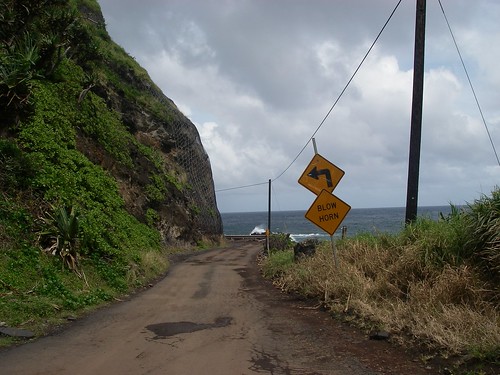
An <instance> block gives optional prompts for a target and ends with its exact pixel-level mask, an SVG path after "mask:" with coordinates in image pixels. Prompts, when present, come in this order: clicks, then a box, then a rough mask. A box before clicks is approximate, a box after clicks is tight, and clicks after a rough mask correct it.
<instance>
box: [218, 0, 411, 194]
mask: <svg viewBox="0 0 500 375" xmlns="http://www.w3.org/2000/svg"><path fill="white" fill-rule="evenodd" d="M401 1H402V0H399V1H398V3H397V4H396V6H395V7H394V9H393V10H392V12H391V14H390V15H389V18H388V19H387V21H385V23H384V26H382V29H381V30H380V31H379V33H378V34H377V36H376V38H375V40H374V41H373V43H372V44H371V46H370V48H369V49H368V51H367V52H366V53H365V55H364V56H363V58H362V59H361V62H360V63H359V64H358V66H357V68H356V69H355V70H354V73H353V74H352V75H351V77H350V78H349V80H348V81H347V83H346V84H345V86H344V88H343V89H342V91H341V92H340V94H339V95H338V97H337V99H335V101H334V103H333V104H332V106H331V107H330V109H329V110H328V112H327V113H326V115H325V117H324V118H323V120H321V122H320V123H319V125H318V127H317V128H316V130H315V131H314V132H313V133H312V135H311V137H310V138H309V139H308V140H307V142H306V144H305V145H304V147H302V149H301V150H300V151H299V153H298V154H297V156H295V158H294V159H293V160H292V162H291V163H290V164H289V165H288V166H287V167H286V168H285V169H284V170H283V172H281V173H280V174H279V175H278V176H277V177H275V178H274V179H272V180H271V182H274V181H276V180H277V179H279V178H280V177H281V176H283V175H284V174H285V173H286V171H288V170H289V169H290V167H291V166H292V165H293V164H294V163H295V162H296V161H297V159H298V158H299V156H300V155H302V153H303V152H304V150H305V149H306V147H307V145H308V144H309V143H310V142H311V140H312V139H313V138H314V136H315V135H316V133H317V132H318V131H319V129H321V127H322V126H323V124H324V123H325V121H326V119H327V118H328V116H330V113H331V112H332V111H333V109H334V108H335V106H336V105H337V103H338V102H339V100H340V98H341V97H342V96H343V95H344V93H345V91H346V90H347V88H348V87H349V85H350V84H351V82H352V80H353V79H354V77H355V76H356V74H357V73H358V71H359V69H360V68H361V66H362V65H363V63H364V62H365V60H366V58H367V57H368V55H369V54H370V52H371V50H372V49H373V47H374V46H375V44H376V43H377V41H378V39H379V38H380V36H381V35H382V32H383V31H384V30H385V28H386V26H387V25H388V23H389V22H390V20H391V19H392V16H393V15H394V13H396V10H397V9H398V7H399V5H400V4H401ZM266 184H268V182H259V183H256V184H251V185H244V186H235V187H230V188H226V189H219V190H215V192H216V193H218V192H222V191H228V190H236V189H244V188H248V187H253V186H259V185H266Z"/></svg>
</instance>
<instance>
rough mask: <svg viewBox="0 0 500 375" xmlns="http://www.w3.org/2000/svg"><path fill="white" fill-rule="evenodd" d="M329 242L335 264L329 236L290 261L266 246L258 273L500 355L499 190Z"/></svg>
mask: <svg viewBox="0 0 500 375" xmlns="http://www.w3.org/2000/svg"><path fill="white" fill-rule="evenodd" d="M337 250H338V267H336V266H335V263H334V259H333V255H332V249H331V245H330V244H329V243H324V244H323V245H322V246H321V247H320V248H319V249H318V251H317V252H316V254H315V256H313V257H311V258H307V259H303V260H301V261H299V262H297V263H295V262H294V255H293V251H292V250H284V251H274V252H272V253H271V255H270V256H269V257H268V258H266V259H264V261H263V273H264V275H266V276H267V277H270V278H273V279H274V280H275V282H276V284H277V285H279V286H280V287H281V288H282V289H283V290H284V291H289V292H292V291H293V292H298V293H300V294H302V295H304V296H307V297H311V298H315V299H318V300H320V301H321V302H322V303H323V304H324V305H325V306H326V307H328V309H329V310H330V311H331V312H332V314H334V315H335V316H337V317H340V318H342V319H347V320H349V321H353V322H355V323H356V324H359V325H360V326H362V327H364V328H365V329H367V330H368V331H370V330H386V331H389V332H391V333H392V336H393V339H394V340H395V341H399V342H400V343H404V344H409V343H412V344H417V345H423V346H425V347H426V348H428V349H430V350H431V351H434V352H439V353H441V354H444V355H446V356H457V358H460V359H461V360H465V359H473V360H478V361H479V362H480V363H483V364H484V363H494V362H497V363H499V362H500V190H498V189H497V190H495V191H494V192H493V193H492V196H491V197H482V198H481V199H479V200H477V201H476V202H475V203H474V204H471V205H470V207H468V209H466V210H458V209H454V210H453V212H452V214H451V215H450V216H449V217H446V218H442V219H441V220H439V221H432V220H428V219H419V220H418V221H417V222H416V223H414V224H412V225H409V226H407V227H406V228H405V229H404V230H403V231H402V232H401V233H400V234H398V235H394V236H393V235H385V234H378V235H371V234H366V235H360V236H357V237H355V238H349V239H345V240H342V241H339V242H338V246H337ZM499 364H500V363H499ZM497 369H498V367H497ZM479 373H481V372H479Z"/></svg>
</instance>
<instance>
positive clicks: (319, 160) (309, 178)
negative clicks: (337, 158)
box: [299, 154, 345, 195]
mask: <svg viewBox="0 0 500 375" xmlns="http://www.w3.org/2000/svg"><path fill="white" fill-rule="evenodd" d="M344 174H345V172H344V171H343V170H342V169H340V168H339V167H337V166H336V165H335V164H333V163H330V162H329V161H328V160H326V159H325V158H324V157H322V156H321V155H319V154H316V155H314V157H313V159H312V160H311V162H310V163H309V165H308V166H307V168H306V169H305V170H304V173H302V176H300V178H299V184H301V185H302V186H304V187H306V188H307V189H309V190H311V191H312V192H313V193H314V194H316V195H319V194H320V193H321V191H322V190H326V191H328V192H329V193H331V192H332V191H333V189H335V187H336V186H337V184H338V183H339V181H340V180H341V179H342V177H343V176H344Z"/></svg>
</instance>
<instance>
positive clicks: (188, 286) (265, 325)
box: [0, 242, 437, 375]
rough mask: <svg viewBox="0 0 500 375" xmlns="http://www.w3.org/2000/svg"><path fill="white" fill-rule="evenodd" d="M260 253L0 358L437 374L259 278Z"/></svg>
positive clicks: (190, 368)
mask: <svg viewBox="0 0 500 375" xmlns="http://www.w3.org/2000/svg"><path fill="white" fill-rule="evenodd" d="M260 249H261V245H260V244H257V243H255V242H252V243H248V242H247V243H236V244H235V245H231V246H230V247H227V248H224V249H217V250H211V251H208V252H205V253H203V254H197V255H193V256H190V257H189V258H187V259H185V260H184V261H182V262H179V263H177V264H175V265H174V266H173V267H172V268H171V271H170V272H169V274H168V275H167V277H166V278H164V279H163V280H162V281H160V282H159V283H158V284H156V285H155V286H154V287H152V288H150V289H148V290H146V291H144V292H141V293H139V294H138V295H136V296H134V298H131V299H130V300H128V301H125V302H120V303H117V304H115V305H113V306H111V307H109V308H105V309H102V310H100V311H98V312H96V313H93V314H91V315H89V316H88V317H86V318H84V319H81V320H78V321H76V322H73V323H72V324H71V326H70V327H69V328H67V329H65V330H63V331H62V332H60V333H58V334H55V335H52V336H49V337H45V338H42V339H39V340H37V341H35V342H33V343H29V344H26V345H23V346H20V347H17V348H13V349H10V350H7V351H3V352H0V373H1V374H4V375H14V374H23V375H31V374H50V375H57V374H72V375H73V374H74V375H77V374H82V375H83V374H93V375H96V374H97V375H99V374H107V375H108V374H175V375H183V374H189V375H197V374H216V375H224V374H231V375H240V374H292V375H299V374H300V375H307V374H310V375H312V374H353V375H357V374H431V373H436V372H437V371H435V370H433V369H429V368H428V369H425V368H424V367H423V365H422V364H420V363H419V362H418V361H417V359H416V358H411V356H409V355H406V354H405V353H403V352H402V351H401V350H397V349H395V348H393V347H391V345H390V344H388V343H387V342H383V341H373V340H369V339H368V337H366V336H365V335H363V334H361V333H359V332H357V331H356V330H354V329H351V328H349V327H345V326H343V325H341V324H338V323H335V321H333V320H332V319H331V318H330V317H329V316H328V314H327V313H325V312H322V311H318V310H316V309H313V308H310V307H309V306H307V304H305V303H303V302H301V301H298V300H296V299H294V298H292V297H290V296H286V295H282V294H281V293H280V292H279V291H277V290H275V289H274V288H273V287H272V285H270V284H269V283H268V282H266V281H263V280H262V279H261V278H260V275H259V273H258V269H257V267H256V264H255V258H256V254H257V252H258V251H260Z"/></svg>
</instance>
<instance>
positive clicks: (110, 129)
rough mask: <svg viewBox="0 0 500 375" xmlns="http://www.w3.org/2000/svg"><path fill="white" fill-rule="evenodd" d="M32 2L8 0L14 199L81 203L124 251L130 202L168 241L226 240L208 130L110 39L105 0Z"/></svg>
mask: <svg viewBox="0 0 500 375" xmlns="http://www.w3.org/2000/svg"><path fill="white" fill-rule="evenodd" d="M23 3H24V4H19V3H18V2H2V4H0V7H2V9H0V13H2V18H3V19H2V26H0V37H1V39H2V40H1V43H2V44H1V50H0V58H1V63H2V69H1V70H0V135H1V137H2V138H1V139H0V141H1V142H0V161H1V162H2V163H3V164H4V165H3V166H2V167H4V168H3V170H4V172H3V173H0V188H1V190H2V192H3V194H4V197H7V198H8V199H10V198H11V197H14V196H15V195H16V194H17V196H19V194H18V192H19V191H21V192H23V193H22V195H27V194H28V195H29V196H31V197H34V198H35V200H37V201H39V202H41V203H40V204H41V205H42V206H44V207H47V206H48V205H49V204H50V205H61V206H77V207H79V208H80V210H81V212H82V216H84V218H85V220H84V221H83V232H84V233H83V236H84V237H85V236H87V237H95V238H98V239H99V241H101V240H102V241H104V242H108V243H111V246H112V247H116V246H117V245H116V242H117V240H114V239H111V240H110V239H109V238H108V237H109V232H110V231H112V230H113V228H116V227H117V226H120V225H121V223H120V220H117V219H116V220H115V216H113V215H114V214H113V212H118V211H120V210H125V211H126V213H127V214H128V215H131V216H132V217H133V218H134V219H133V220H135V221H137V222H138V223H141V224H140V225H146V226H147V227H149V228H150V229H153V230H156V231H158V233H159V234H160V237H161V239H162V240H163V242H164V243H167V244H178V243H200V242H204V241H206V240H217V239H218V238H219V237H220V236H221V235H222V222H221V217H220V214H219V211H218V209H217V205H216V199H215V193H214V184H213V179H212V172H211V167H210V160H209V157H208V155H207V153H206V152H205V150H204V148H203V145H202V143H201V140H200V137H199V134H198V132H197V129H196V127H195V126H194V125H193V124H192V123H191V121H190V120H189V119H187V118H186V117H185V116H184V115H183V114H182V113H181V112H180V111H179V110H178V109H177V107H176V106H175V104H174V103H173V102H172V101H171V100H170V99H169V98H167V97H166V96H165V95H164V94H163V93H162V92H161V90H160V89H159V88H158V87H157V86H156V85H155V84H154V83H153V82H152V81H151V79H150V78H149V76H148V74H147V73H146V71H144V69H142V68H141V67H140V66H139V65H138V64H137V63H136V62H135V61H134V59H132V58H131V57H130V56H128V55H127V53H126V52H125V51H124V50H123V49H122V48H120V47H119V46H117V45H116V44H115V43H114V42H113V41H112V40H111V39H110V38H109V36H108V34H107V32H106V30H105V22H104V19H103V16H102V14H101V12H100V8H99V5H98V4H97V2H96V1H94V0H70V1H47V0H45V1H41V0H37V1H24V2H23ZM7 165H12V166H15V168H14V167H13V169H12V170H11V173H7V172H5V171H6V169H5V167H6V166H7ZM16 191H17V192H16ZM31 211H32V213H33V215H35V216H36V215H37V210H36V209H32V210H31ZM120 217H122V216H120ZM127 220H128V219H127ZM134 225H135V224H134ZM98 228H99V229H98ZM124 236H125V234H124ZM92 241H94V242H95V243H94V242H92ZM99 241H97V240H94V239H92V240H91V241H90V242H92V243H94V244H93V245H92V246H99V243H98V242H99ZM120 241H122V240H120ZM123 241H125V240H123ZM118 242H119V241H118ZM89 246H91V245H89Z"/></svg>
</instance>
